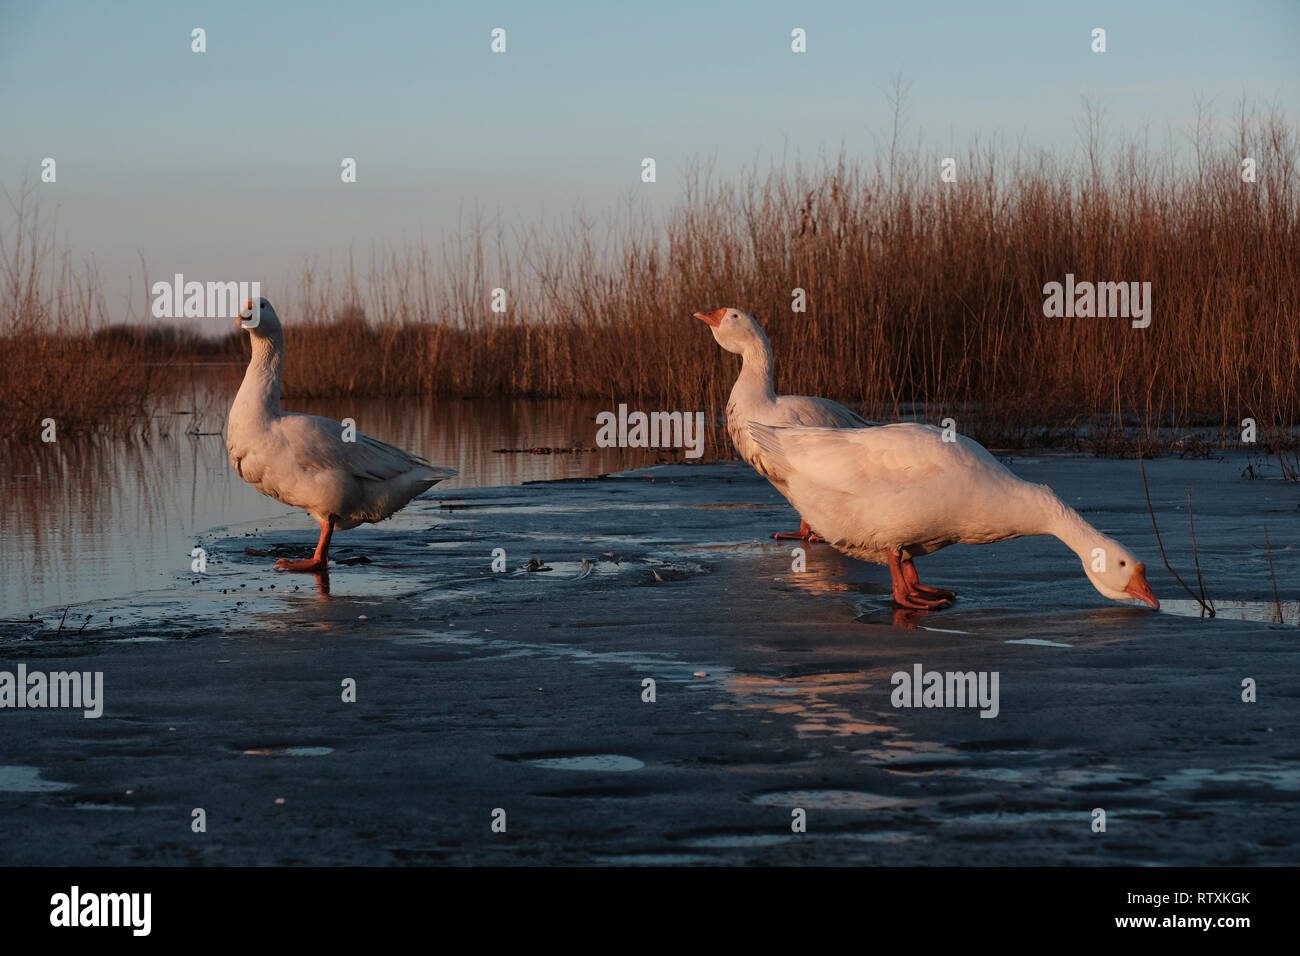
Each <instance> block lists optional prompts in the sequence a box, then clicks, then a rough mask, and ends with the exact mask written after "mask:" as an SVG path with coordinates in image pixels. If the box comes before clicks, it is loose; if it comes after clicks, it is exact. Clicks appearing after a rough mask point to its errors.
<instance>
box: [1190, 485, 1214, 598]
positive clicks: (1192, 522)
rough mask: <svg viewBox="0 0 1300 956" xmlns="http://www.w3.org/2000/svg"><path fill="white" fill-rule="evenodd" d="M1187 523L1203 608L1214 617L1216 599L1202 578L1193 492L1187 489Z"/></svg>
mask: <svg viewBox="0 0 1300 956" xmlns="http://www.w3.org/2000/svg"><path fill="white" fill-rule="evenodd" d="M1187 523H1188V524H1189V525H1190V526H1191V528H1192V562H1193V563H1194V564H1195V565H1196V586H1197V587H1199V588H1200V589H1201V606H1202V607H1207V606H1208V607H1209V609H1210V617H1214V599H1213V598H1212V597H1210V596H1209V595H1208V594H1206V593H1205V578H1203V577H1202V576H1201V555H1200V552H1199V551H1198V549H1197V547H1196V519H1195V518H1193V517H1192V490H1191V489H1190V488H1188V489H1187Z"/></svg>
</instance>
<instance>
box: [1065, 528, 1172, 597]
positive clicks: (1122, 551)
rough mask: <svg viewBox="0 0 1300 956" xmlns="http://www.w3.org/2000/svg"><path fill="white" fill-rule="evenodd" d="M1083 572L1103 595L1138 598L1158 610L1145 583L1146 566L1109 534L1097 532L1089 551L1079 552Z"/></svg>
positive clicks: (1149, 586)
mask: <svg viewBox="0 0 1300 956" xmlns="http://www.w3.org/2000/svg"><path fill="white" fill-rule="evenodd" d="M1079 557H1080V558H1081V559H1082V561H1083V572H1084V574H1086V575H1088V580H1089V581H1091V582H1092V586H1093V587H1095V588H1096V589H1097V591H1098V593H1100V594H1101V595H1102V596H1103V597H1108V598H1110V599H1111V600H1112V601H1131V600H1134V599H1137V600H1139V601H1143V602H1145V603H1147V604H1150V605H1151V606H1152V607H1153V608H1155V609H1156V610H1160V602H1159V601H1158V600H1156V596H1155V594H1154V593H1152V591H1151V585H1149V584H1147V566H1146V565H1145V564H1143V563H1142V562H1141V561H1139V560H1138V559H1137V558H1135V557H1134V556H1133V555H1132V554H1130V553H1129V551H1128V549H1126V548H1125V547H1124V546H1123V545H1122V544H1120V543H1119V542H1118V541H1115V540H1114V539H1112V538H1107V537H1105V536H1100V535H1099V536H1098V540H1097V542H1096V547H1094V548H1093V549H1092V550H1091V552H1090V553H1089V554H1080V555H1079Z"/></svg>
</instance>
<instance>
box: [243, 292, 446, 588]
mask: <svg viewBox="0 0 1300 956" xmlns="http://www.w3.org/2000/svg"><path fill="white" fill-rule="evenodd" d="M236 323H237V324H238V325H239V326H240V327H241V328H243V329H245V330H247V331H248V333H249V335H250V337H251V340H252V345H253V356H252V358H251V359H250V360H249V363H248V371H247V372H245V373H244V382H243V384H242V385H240V387H239V393H238V394H237V395H236V396H235V402H234V404H233V405H232V406H231V407H230V419H229V422H228V424H227V428H226V450H227V451H229V453H230V464H231V465H233V466H234V469H235V471H236V472H238V473H239V477H240V478H243V479H244V480H245V481H246V482H248V483H249V484H250V485H252V486H253V487H254V488H256V489H257V490H258V491H260V492H261V493H262V494H264V495H269V496H270V497H272V498H274V499H276V500H277V501H283V502H284V503H285V504H287V505H293V506H294V507H296V508H302V509H303V510H304V511H306V512H307V513H308V514H310V515H311V516H312V517H313V518H315V519H316V521H317V523H319V524H320V540H319V542H318V543H317V545H316V553H315V554H314V555H313V556H312V557H311V558H308V559H306V560H303V561H289V560H288V559H284V558H282V559H281V560H279V561H278V562H276V565H275V567H276V569H277V570H280V571H311V572H315V573H318V574H320V573H324V572H326V571H328V568H329V547H330V538H331V536H332V535H333V534H334V530H335V529H336V528H339V529H343V530H346V529H348V528H355V527H356V526H357V525H359V524H362V523H364V522H375V521H382V520H383V519H385V518H388V517H390V516H392V514H393V513H394V512H396V511H397V510H398V509H400V508H401V507H403V506H404V505H405V504H406V503H407V502H408V501H410V500H411V499H412V498H414V497H415V496H416V495H418V494H421V493H422V492H424V491H427V490H428V489H429V488H431V487H432V486H433V485H435V484H437V483H438V482H440V481H442V480H444V479H446V478H453V477H455V475H456V472H455V471H453V470H452V469H450V468H437V467H435V466H433V465H430V464H429V463H428V462H427V461H425V460H424V459H423V458H417V457H415V456H414V455H408V454H407V453H406V452H404V451H402V450H401V449H400V448H394V447H393V446H392V445H387V444H385V443H383V442H381V441H376V440H375V439H373V438H370V437H368V436H366V435H363V434H361V433H360V432H356V433H355V435H354V436H351V438H354V440H347V441H345V440H344V437H343V436H344V427H343V425H342V424H340V423H339V422H336V421H332V420H331V419H328V418H320V417H318V416H316V415H301V414H297V413H295V412H282V411H281V410H280V374H281V372H282V370H283V368H284V330H283V329H282V328H281V326H280V319H279V316H277V315H276V314H275V310H274V309H273V308H271V303H270V302H268V301H267V300H266V299H259V300H258V302H257V303H256V304H255V303H254V302H252V301H249V302H246V303H245V304H244V308H243V311H242V312H241V313H240V318H238V319H236Z"/></svg>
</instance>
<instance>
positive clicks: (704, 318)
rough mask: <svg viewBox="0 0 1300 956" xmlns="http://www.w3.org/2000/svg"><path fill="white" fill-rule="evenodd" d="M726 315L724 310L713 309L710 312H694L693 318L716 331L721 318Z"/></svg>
mask: <svg viewBox="0 0 1300 956" xmlns="http://www.w3.org/2000/svg"><path fill="white" fill-rule="evenodd" d="M726 314H727V310H726V309H715V310H714V311H712V312H696V313H695V317H696V318H697V319H699V320H700V321H701V322H707V323H708V324H709V325H711V326H713V327H714V328H715V329H716V328H717V327H718V326H719V325H721V324H722V317H723V316H724V315H726Z"/></svg>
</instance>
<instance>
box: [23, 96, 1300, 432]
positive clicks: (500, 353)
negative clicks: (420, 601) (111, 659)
mask: <svg viewBox="0 0 1300 956" xmlns="http://www.w3.org/2000/svg"><path fill="white" fill-rule="evenodd" d="M1211 128H1212V124H1211V123H1209V122H1208V121H1207V120H1206V117H1204V116H1201V117H1199V118H1198V123H1197V125H1196V127H1195V130H1194V132H1193V134H1192V136H1191V138H1190V140H1189V144H1188V145H1189V147H1190V149H1189V150H1184V151H1181V152H1180V151H1179V149H1177V148H1176V147H1175V146H1172V145H1171V146H1168V147H1166V148H1164V149H1162V150H1156V149H1152V148H1151V147H1150V146H1149V145H1148V144H1147V143H1143V142H1130V143H1123V144H1118V145H1117V146H1114V147H1108V145H1107V144H1106V142H1105V141H1104V137H1103V135H1102V129H1103V126H1102V124H1101V123H1100V121H1099V118H1098V117H1097V116H1096V114H1094V113H1091V112H1089V113H1087V114H1086V115H1085V122H1084V124H1083V126H1082V130H1083V138H1082V144H1081V147H1082V148H1081V150H1080V152H1079V153H1078V155H1076V156H1074V157H1072V158H1068V159H1063V158H1060V157H1057V156H1053V155H1050V154H1047V153H1028V152H1020V151H1014V152H1007V151H1004V150H998V149H994V148H990V147H976V148H972V149H970V150H968V151H967V152H966V154H965V155H964V156H959V157H957V159H958V164H957V177H958V178H957V182H955V183H944V182H942V181H941V179H940V176H939V172H940V160H941V158H942V156H941V155H940V154H935V153H925V152H923V151H921V150H920V149H913V150H910V151H902V150H899V149H897V148H895V147H891V148H890V149H889V150H888V151H887V152H882V153H881V154H879V156H878V157H877V158H876V159H875V160H874V161H871V162H868V161H864V160H859V159H857V158H855V157H851V156H847V155H840V156H838V157H835V158H833V159H830V160H827V161H823V162H819V163H815V164H812V165H792V166H788V167H783V168H774V169H771V170H769V171H766V172H762V171H758V170H751V171H749V172H746V173H744V174H742V175H740V176H739V177H737V178H734V179H730V180H723V179H720V178H719V177H717V176H715V175H712V174H711V172H710V170H709V169H708V168H707V167H696V168H694V169H691V170H687V171H686V173H685V190H684V195H683V198H682V199H681V201H680V202H679V203H678V204H677V205H676V206H674V207H673V208H672V209H671V210H670V211H669V212H668V213H667V214H665V215H664V216H662V217H651V216H650V215H648V214H647V213H645V212H644V210H643V208H642V207H641V206H640V205H639V204H637V203H636V202H635V201H630V202H629V203H628V205H627V206H626V208H624V209H622V210H621V211H619V212H618V213H617V214H616V215H613V216H611V217H608V218H605V219H602V220H600V221H592V220H588V219H586V218H584V217H581V216H578V215H575V216H574V217H573V218H572V219H571V220H570V221H569V222H567V223H565V224H563V225H561V226H560V227H559V228H552V227H548V226H532V227H517V228H514V229H506V228H505V227H503V226H500V225H494V224H491V223H489V222H487V221H485V220H484V219H482V218H479V219H476V220H474V221H471V222H470V223H468V224H467V226H466V227H465V228H464V229H463V230H462V231H461V232H459V233H458V234H457V235H456V236H454V237H452V238H450V239H448V240H446V241H445V242H444V243H443V244H442V245H441V246H440V247H437V248H429V247H428V246H418V247H409V248H402V249H376V250H374V251H373V252H372V254H371V255H370V257H369V260H368V261H367V262H365V263H364V264H361V265H358V264H357V263H356V262H355V261H349V262H348V263H347V264H346V265H345V266H344V267H343V268H341V269H333V268H330V267H320V266H317V265H314V264H309V265H308V266H306V267H305V268H304V269H303V271H302V273H301V275H300V276H298V277H297V280H296V281H295V282H286V283H285V284H284V286H283V287H281V288H268V290H267V292H268V295H269V296H270V298H271V299H272V301H273V302H275V304H276V307H277V311H279V312H280V313H281V315H282V316H283V317H284V318H285V320H286V323H287V335H288V337H289V351H288V360H287V365H286V379H285V396H286V398H290V399H292V398H293V397H325V396H349V395H358V396H359V395H381V396H396V395H432V394H442V395H460V396H523V397H529V396H532V397H581V398H596V399H602V400H606V401H609V402H611V403H612V402H616V401H628V402H637V403H641V404H642V405H643V406H645V407H656V408H677V407H685V408H700V407H706V408H710V409H713V410H714V411H718V410H720V409H721V408H722V407H723V405H724V404H725V400H726V395H727V393H728V391H729V389H730V387H731V384H732V382H733V380H734V376H735V373H736V371H737V367H738V360H737V359H736V357H734V356H732V355H730V354H728V353H725V352H723V351H721V350H720V349H719V348H718V347H717V345H716V344H715V343H714V342H713V340H712V337H711V336H710V335H709V333H708V330H707V329H706V328H705V327H704V325H703V324H701V323H699V322H697V321H695V320H694V319H692V318H691V314H692V313H693V312H695V311H698V310H703V309H713V308H717V307H719V306H723V305H726V306H735V307H737V308H740V309H743V310H745V311H747V312H750V313H751V314H753V315H755V316H756V317H757V318H758V319H759V320H760V322H761V323H763V324H764V325H765V327H766V329H767V332H768V335H769V337H770V338H771V340H772V345H773V349H774V351H775V354H776V371H777V379H778V381H777V385H778V389H780V390H782V391H787V392H800V393H807V394H816V395H825V396H829V397H832V398H835V399H838V400H840V401H844V402H847V403H851V404H855V405H858V406H860V407H862V408H863V410H864V411H865V412H866V413H867V414H868V415H870V416H872V417H876V418H894V417H901V416H903V415H904V414H906V413H907V412H908V411H909V410H912V409H915V408H917V407H920V408H921V409H923V410H924V415H925V416H926V417H929V418H932V419H936V420H937V419H938V418H940V417H944V416H946V415H949V414H951V415H953V416H955V417H956V418H957V419H958V421H959V428H961V429H962V430H963V431H964V432H966V433H968V434H974V435H976V436H977V437H980V438H982V439H984V440H986V441H992V442H997V443H999V444H1006V443H1009V444H1017V443H1025V442H1031V441H1042V440H1061V439H1069V440H1077V439H1078V437H1079V436H1083V437H1084V439H1085V440H1086V441H1087V442H1090V443H1091V444H1092V446H1093V447H1094V448H1097V449H1098V450H1102V451H1105V450H1113V449H1115V448H1117V447H1119V444H1120V440H1121V439H1123V440H1124V441H1127V440H1128V439H1129V438H1131V437H1132V436H1133V435H1137V436H1139V437H1140V438H1145V439H1148V440H1150V439H1154V438H1156V437H1157V436H1162V435H1163V436H1164V437H1166V438H1167V437H1168V434H1169V432H1168V430H1169V429H1174V430H1177V429H1182V428H1187V427H1190V426H1207V425H1208V426H1216V427H1219V428H1222V429H1224V430H1225V433H1230V434H1237V433H1238V432H1239V431H1240V421H1241V419H1242V418H1245V417H1252V418H1255V419H1256V420H1257V421H1258V422H1259V424H1260V428H1261V432H1262V435H1263V437H1265V438H1266V439H1269V438H1271V439H1272V440H1275V441H1278V440H1282V439H1283V438H1285V436H1286V434H1287V432H1286V429H1288V428H1290V427H1291V426H1294V425H1295V423H1296V422H1297V420H1298V419H1300V314H1298V313H1300V307H1298V306H1297V304H1296V300H1295V294H1294V290H1296V289H1297V288H1300V192H1298V191H1297V160H1298V159H1300V151H1298V147H1300V141H1298V140H1297V133H1296V129H1295V128H1294V127H1293V126H1292V125H1290V124H1288V123H1287V122H1286V121H1285V119H1284V118H1283V117H1282V116H1281V115H1280V114H1278V113H1276V112H1265V113H1261V114H1256V113H1251V112H1247V111H1245V110H1244V109H1243V111H1242V112H1241V114H1240V115H1239V116H1238V117H1237V122H1236V124H1235V132H1234V133H1233V135H1232V136H1231V137H1230V138H1229V139H1228V140H1226V141H1224V140H1220V141H1217V142H1216V141H1213V140H1212V139H1211V136H1210V133H1209V130H1210V129H1211ZM1244 156H1250V157H1253V158H1254V159H1255V160H1256V169H1257V181H1256V182H1254V183H1244V182H1242V180H1241V178H1240V175H1239V171H1240V165H1241V159H1242V157H1244ZM1189 157H1190V158H1189ZM644 188H656V187H644ZM46 255H47V256H48V253H46ZM8 258H9V255H8V253H6V268H7V269H8V273H9V279H8V286H9V287H8V288H6V289H5V290H4V291H5V292H6V293H7V294H8V295H9V297H10V299H9V300H10V301H17V302H18V303H19V305H18V308H17V315H16V316H15V315H14V314H13V313H9V314H10V315H11V318H10V319H9V325H8V326H6V335H7V336H8V337H9V338H12V336H13V335H14V334H15V333H19V334H23V335H38V334H40V333H39V332H38V331H37V330H38V329H40V328H42V327H48V326H46V325H45V323H42V322H39V321H33V320H32V319H31V317H30V316H27V315H26V314H25V313H24V309H25V308H26V307H27V306H26V305H25V304H24V303H29V302H38V303H39V302H40V301H42V300H43V297H41V296H31V295H28V292H27V289H28V285H29V283H28V281H27V279H26V278H24V277H28V276H31V275H34V273H32V271H31V268H30V266H31V264H32V262H33V261H34V260H33V258H32V257H31V256H30V255H29V256H28V257H27V258H26V259H22V260H15V264H16V265H15V267H14V268H10V267H9V265H8ZM46 261H47V263H48V261H49V260H48V258H47V260H46ZM64 263H65V265H66V260H64ZM1067 273H1072V274H1074V275H1075V276H1076V278H1077V279H1078V280H1089V281H1129V282H1133V281H1136V282H1150V283H1151V284H1152V294H1153V300H1154V304H1153V319H1152V322H1151V325H1150V327H1149V328H1146V329H1133V328H1131V326H1130V323H1129V322H1128V321H1127V320H1125V319H1122V318H1108V319H1097V318H1091V319H1078V318H1076V319H1049V318H1045V317H1044V316H1043V314H1042V308H1043V300H1044V295H1043V291H1042V289H1043V285H1044V284H1045V283H1047V282H1051V281H1056V282H1060V281H1063V279H1064V277H1065V275H1066V274H1067ZM78 275H79V276H80V278H79V279H74V278H70V277H68V276H69V273H67V272H66V270H64V269H62V267H61V268H60V269H52V270H50V276H52V277H53V276H57V277H59V278H57V281H55V285H56V286H57V288H56V289H55V291H56V293H57V296H65V297H66V298H67V300H68V301H69V302H70V303H71V306H70V307H69V308H70V312H71V318H70V319H68V320H66V321H68V323H69V324H68V325H67V326H66V329H69V330H73V331H78V332H80V331H82V330H84V329H85V328H86V327H87V317H88V316H89V315H91V314H97V313H99V312H102V302H100V301H98V300H97V299H95V298H94V297H93V296H91V295H89V293H88V292H87V291H85V290H86V288H87V287H85V286H84V283H86V282H89V279H88V278H87V277H86V276H85V274H84V273H82V274H78ZM14 276H18V277H19V278H20V279H22V281H19V282H15V281H14V279H13V277H14ZM32 281H35V280H34V279H33V280H32ZM52 281H54V280H52ZM60 283H62V285H60ZM497 287H500V288H503V289H505V290H506V292H507V296H508V300H507V301H508V308H507V311H506V312H505V313H504V314H497V313H494V312H492V311H491V309H490V301H491V300H490V294H491V290H492V289H493V288H497ZM795 288H802V289H804V290H805V291H806V295H807V311H806V312H805V313H794V312H792V311H791V301H792V299H791V295H792V290H793V289H795ZM59 301H63V299H62V298H60V299H59ZM6 308H7V309H8V308H9V305H8V303H6ZM63 314H65V313H60V315H63ZM60 321H65V320H63V319H58V320H56V322H55V327H56V328H63V326H59V324H58V323H59V322H60ZM65 338H66V339H67V340H66V341H65V342H64V344H62V345H54V344H46V345H43V346H42V347H43V348H47V349H63V350H64V351H63V352H60V353H59V354H58V355H57V356H56V357H55V359H53V360H50V361H52V362H53V363H54V364H59V363H62V365H61V366H60V367H62V368H64V369H65V373H64V374H66V375H67V376H69V377H71V376H76V377H80V378H82V379H87V378H91V379H95V380H98V379H101V378H102V379H103V380H104V388H105V389H106V391H105V392H104V394H105V395H107V396H109V397H111V399H112V401H110V402H107V405H108V406H111V407H112V408H130V407H131V406H130V402H131V400H132V399H133V397H138V396H137V392H136V390H138V389H141V388H150V387H152V385H153V382H152V380H150V379H148V378H147V377H146V378H142V377H141V376H142V375H143V374H144V373H141V372H138V371H132V372H129V373H125V372H122V370H121V369H120V368H118V371H117V377H113V376H112V375H111V374H110V373H109V371H108V367H109V366H113V367H114V368H117V366H118V365H120V363H122V362H124V361H130V360H131V359H132V356H134V357H135V358H139V356H140V355H142V354H145V353H147V352H149V349H150V348H152V349H153V351H154V354H155V357H157V355H158V354H162V353H167V354H174V353H175V351H176V348H178V347H181V346H180V345H179V344H178V343H173V344H172V346H168V345H166V344H165V343H153V345H152V346H149V345H148V343H145V342H144V340H142V339H133V340H130V341H128V342H127V343H126V344H121V343H119V344H121V347H122V348H123V349H125V351H124V352H121V353H113V355H112V357H111V359H109V358H106V356H105V355H103V354H98V353H96V354H91V350H88V349H86V350H83V351H81V352H78V351H77V350H78V349H79V348H83V346H80V345H77V344H76V343H77V342H78V341H84V337H83V339H82V340H78V339H77V338H76V337H75V336H74V337H65ZM127 339H130V337H129V336H128V337H127ZM141 343H144V344H141ZM228 346H229V347H230V348H236V347H240V348H243V347H246V346H245V345H236V344H235V340H234V339H231V340H230V342H229V343H228ZM169 348H171V352H168V349H169ZM132 349H137V350H140V351H136V352H132V351H131V350H132ZM83 361H84V362H86V363H88V366H87V367H85V368H83V367H82V365H81V364H80V363H81V362H83ZM39 372H40V360H38V359H36V358H27V359H24V361H23V364H22V365H21V366H20V367H19V369H18V371H17V372H15V371H14V370H13V369H9V370H8V375H9V376H10V380H11V381H14V382H15V383H16V384H17V385H18V386H19V388H18V390H19V391H20V392H24V393H25V394H26V395H28V396H29V397H30V396H31V395H32V394H33V389H32V387H31V386H32V383H34V382H36V381H37V380H38V379H39ZM15 376H16V378H15ZM119 388H120V389H121V391H118V390H117V389H119ZM13 391H14V389H13V388H12V387H10V386H9V385H6V386H5V387H4V395H5V399H4V401H5V402H6V404H8V403H9V402H10V401H11V396H12V395H13ZM49 401H50V399H49V398H48V397H47V396H42V397H41V398H40V399H39V400H38V401H35V404H32V403H31V402H30V401H29V402H28V403H27V404H25V405H24V406H23V408H24V409H35V408H36V407H37V406H39V407H40V408H41V410H42V414H46V412H45V409H46V408H48V407H49ZM74 404H75V403H74ZM70 411H71V410H70ZM7 417H10V416H7Z"/></svg>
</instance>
